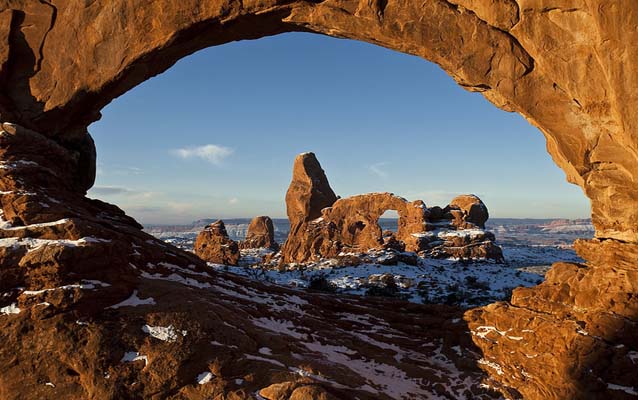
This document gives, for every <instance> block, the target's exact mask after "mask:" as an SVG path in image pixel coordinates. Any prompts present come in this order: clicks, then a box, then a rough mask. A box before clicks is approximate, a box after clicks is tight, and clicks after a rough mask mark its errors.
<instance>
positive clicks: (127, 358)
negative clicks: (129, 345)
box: [121, 351, 148, 366]
mask: <svg viewBox="0 0 638 400" xmlns="http://www.w3.org/2000/svg"><path fill="white" fill-rule="evenodd" d="M135 361H144V366H146V365H148V356H145V355H141V354H140V353H138V352H137V351H129V352H126V353H125V354H124V357H122V360H121V362H135Z"/></svg>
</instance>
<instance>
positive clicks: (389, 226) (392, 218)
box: [378, 210, 399, 237]
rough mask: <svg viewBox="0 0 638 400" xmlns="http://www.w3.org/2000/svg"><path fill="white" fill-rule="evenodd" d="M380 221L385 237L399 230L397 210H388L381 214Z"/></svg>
mask: <svg viewBox="0 0 638 400" xmlns="http://www.w3.org/2000/svg"><path fill="white" fill-rule="evenodd" d="M378 222H379V226H381V230H382V231H383V235H384V237H385V236H390V235H392V234H396V233H397V232H398V230H399V213H398V212H397V210H387V211H385V212H384V213H383V214H381V216H380V217H379V221H378Z"/></svg>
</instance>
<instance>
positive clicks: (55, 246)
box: [0, 0, 638, 400]
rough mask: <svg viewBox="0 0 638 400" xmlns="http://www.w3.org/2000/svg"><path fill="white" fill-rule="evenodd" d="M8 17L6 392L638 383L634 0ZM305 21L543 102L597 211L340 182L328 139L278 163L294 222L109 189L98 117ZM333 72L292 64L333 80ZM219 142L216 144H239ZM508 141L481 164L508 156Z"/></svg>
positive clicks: (531, 114) (99, 5) (511, 394)
mask: <svg viewBox="0 0 638 400" xmlns="http://www.w3.org/2000/svg"><path fill="white" fill-rule="evenodd" d="M0 20H1V21H2V23H1V24H0V41H1V43H2V45H1V46H0V87H1V88H2V89H1V90H0V119H1V121H0V126H1V129H0V339H1V341H2V346H1V347H0V398H1V399H54V398H55V399H59V398H64V399H257V400H262V399H266V400H280V399H282V400H302V399H315V400H330V399H361V400H364V399H501V398H506V399H631V398H635V397H638V369H637V368H636V363H638V339H637V338H638V335H636V333H637V332H638V328H637V327H636V324H637V323H638V302H637V301H636V298H637V296H638V273H637V272H636V271H637V270H636V261H637V260H638V223H637V221H638V186H637V185H636V173H637V171H638V136H637V133H636V130H637V125H638V117H637V116H636V113H635V111H634V109H635V105H636V103H637V101H638V100H637V99H636V96H637V95H636V94H637V93H638V80H637V78H636V75H635V72H636V70H638V65H637V63H638V58H636V57H635V56H634V55H635V54H638V49H637V47H638V40H636V39H638V38H637V36H638V29H636V27H637V26H638V4H637V3H634V2H630V1H624V2H609V1H603V0H599V1H595V0H592V1H585V0H576V1H573V2H569V4H566V3H565V2H563V1H557V0H498V1H474V0H428V1H424V2H421V3H417V2H413V1H409V0H397V1H390V2H388V1H377V2H356V1H347V0H341V1H336V0H328V1H323V2H309V1H305V0H299V1H287V2H282V1H277V0H275V1H269V2H264V1H256V2H228V1H224V0H214V1H207V2H201V1H196V0H182V1H179V2H176V1H172V0H158V1H155V2H152V3H148V4H147V3H142V2H139V3H138V2H130V1H122V0H114V1H111V2H99V1H82V0H60V1H57V0H52V1H38V2H36V1H27V0H4V1H0ZM292 32H298V33H304V34H310V33H312V34H319V35H325V36H332V37H337V38H341V39H351V40H355V41H361V42H367V43H370V44H374V45H377V46H381V47H384V48H387V49H390V50H394V51H396V52H400V53H406V54H409V55H412V56H416V57H419V58H420V59H423V60H427V61H430V62H433V63H435V64H437V65H438V66H439V67H440V68H441V69H442V70H443V71H445V72H446V73H447V74H448V75H449V76H450V77H452V79H453V80H454V81H455V82H456V83H457V84H458V85H460V86H461V87H462V88H463V89H466V90H467V91H470V92H475V93H480V94H481V95H482V96H483V97H484V98H485V99H487V100H488V101H489V102H491V103H492V104H493V105H494V106H495V107H497V108H499V109H502V110H505V111H508V112H512V113H517V114H520V115H521V116H522V117H524V118H525V120H527V121H528V122H529V124H531V125H532V126H534V127H536V128H537V129H538V131H540V134H542V135H543V137H544V139H545V141H546V142H545V144H546V150H547V152H548V153H549V155H550V156H551V159H552V161H553V162H554V163H555V164H556V165H557V166H558V167H560V169H561V170H562V172H563V173H564V176H565V177H566V179H567V181H568V182H570V183H572V184H574V185H577V186H578V187H579V188H580V189H582V193H583V194H584V196H586V197H587V199H588V201H589V205H590V208H591V214H590V217H591V218H590V219H588V218H586V217H587V216H583V218H579V219H571V220H568V219H555V218H542V219H517V218H501V219H497V218H490V216H489V213H490V211H488V207H490V208H489V210H493V209H494V208H493V206H492V204H491V203H490V204H488V203H487V202H486V203H484V202H483V200H482V199H481V198H479V196H476V195H473V194H471V193H466V194H462V193H457V194H456V196H455V197H454V198H451V200H450V201H449V203H448V204H438V205H437V204H434V202H433V204H430V201H431V200H430V199H429V198H426V197H424V198H422V199H419V198H418V197H419V196H415V195H412V194H410V196H408V197H409V198H410V199H411V200H407V199H405V198H403V197H401V193H396V194H393V193H390V192H385V191H380V192H371V193H351V192H348V195H347V196H344V197H343V198H341V197H338V196H337V194H336V193H335V192H334V190H333V188H332V184H333V182H334V180H333V177H335V178H334V179H335V180H338V181H339V184H340V185H346V187H347V186H348V185H349V186H352V187H355V186H356V185H357V184H358V183H359V182H356V181H347V180H346V178H345V176H346V175H347V174H345V173H344V171H345V172H347V168H344V170H342V171H339V172H340V173H333V172H331V171H330V170H328V169H326V170H325V171H324V168H323V167H322V164H320V160H319V157H318V156H317V155H315V154H314V153H311V152H309V153H301V154H298V155H297V157H296V158H295V159H294V160H293V159H292V158H291V159H290V160H289V161H287V162H286V163H278V165H279V164H281V165H280V167H281V168H284V167H285V168H286V171H292V173H290V172H287V173H286V180H287V179H288V177H289V176H291V177H292V179H291V180H290V181H289V182H290V185H289V187H288V190H287V193H286V195H285V198H283V196H282V198H281V202H280V203H281V204H285V208H286V216H287V218H270V217H267V216H266V215H255V214H253V215H242V216H243V217H245V218H246V219H237V220H232V219H229V218H226V217H223V218H221V219H220V220H218V219H219V218H220V215H217V214H213V213H208V214H207V215H205V216H203V217H202V218H207V219H203V220H197V221H195V222H193V223H192V224H191V223H190V222H189V223H180V224H173V223H171V224H145V226H143V225H142V224H140V223H139V222H138V221H137V220H136V219H135V218H133V217H132V216H131V215H128V214H129V213H128V212H125V211H123V210H122V209H121V208H119V207H118V206H116V205H113V204H110V203H108V202H106V201H103V200H99V199H96V198H94V196H90V195H88V194H87V193H89V190H90V189H91V188H92V187H94V186H95V182H96V177H97V178H98V179H101V178H100V177H99V175H100V164H99V162H98V154H99V153H98V150H100V149H98V148H96V145H95V141H94V139H93V137H92V136H91V134H90V133H89V130H90V129H93V128H89V126H90V125H91V124H92V123H94V122H96V121H98V120H99V119H100V118H101V116H102V112H103V111H104V110H105V107H107V105H109V104H110V103H111V102H112V101H113V100H115V99H116V98H118V97H120V96H122V95H124V94H125V93H127V92H130V91H132V90H133V89H134V88H135V87H137V86H139V85H141V84H143V83H144V82H146V81H149V80H150V79H151V78H153V77H155V76H157V75H158V74H161V73H163V72H165V71H167V70H169V69H170V68H171V67H173V66H174V65H175V64H176V63H178V62H179V61H180V60H184V59H185V58H186V57H187V56H189V55H191V54H193V53H195V52H197V51H199V50H203V49H206V48H210V47H214V46H218V45H223V44H227V43H231V42H237V41H244V40H253V39H259V38H263V37H269V36H275V35H280V34H285V33H292ZM269 51H270V50H268V49H267V50H266V53H268V52H269ZM355 55H356V54H355ZM420 61H421V60H420ZM423 62H425V61H423ZM248 64H249V66H250V67H251V68H252V70H251V71H253V73H254V74H256V75H259V73H258V72H255V71H259V68H258V67H259V66H258V65H254V64H250V63H248ZM368 67H370V68H371V66H370V65H365V68H368ZM365 68H361V71H359V73H363V70H364V69H365ZM292 70H293V69H292V68H291V71H292ZM302 72H303V71H302ZM291 73H292V72H291ZM340 73H341V72H340V71H338V73H335V75H334V76H335V77H336V76H338V75H339V74H340ZM210 74H211V75H213V74H214V71H213V72H211V73H210ZM185 75H186V78H185V79H189V78H192V79H195V77H194V76H188V74H185ZM263 75H264V76H266V77H265V78H262V77H261V75H260V79H261V80H263V81H268V79H267V74H263ZM396 75H400V72H397V73H396ZM223 78H224V79H225V80H227V81H231V83H232V80H233V79H237V78H230V77H226V76H224V77H223ZM334 79H336V78H334ZM378 80H383V79H381V78H380V79H378ZM311 81H312V79H305V80H303V81H299V80H292V79H291V80H290V82H280V81H277V82H276V83H277V84H279V85H281V86H284V87H285V89H286V90H287V91H288V92H286V93H291V92H290V90H291V89H290V88H292V87H293V86H294V84H295V83H296V84H300V82H302V83H303V85H302V87H303V90H304V92H303V93H304V95H305V94H306V93H307V97H312V96H313V92H312V90H311V88H310V89H309V87H310V84H309V83H308V82H311ZM406 86H409V85H406ZM372 92H374V88H373V90H370V93H372ZM370 93H365V94H364V95H365V96H371V94H370ZM216 94H219V96H222V97H223V96H228V97H229V98H232V99H236V98H235V97H232V96H233V93H216ZM243 95H244V96H249V94H243ZM300 97H302V96H295V95H294V94H291V95H290V98H292V99H293V100H295V101H297V102H300V101H299V98H300ZM163 100H166V102H170V96H167V98H166V99H163ZM335 101H336V100H335ZM142 103H143V102H142ZM227 103H228V104H231V105H236V106H238V107H239V108H241V104H240V103H237V102H234V101H230V100H229V101H228V102H227ZM175 107H177V104H176V105H175ZM368 107H370V108H373V109H374V115H376V116H379V115H380V116H383V107H381V106H379V105H377V104H371V105H369V106H368ZM242 111H244V110H242ZM134 112H135V111H134ZM242 115H244V118H243V119H250V116H251V112H250V110H247V112H245V113H244V114H242ZM459 115H460V114H459ZM301 117H302V116H301V115H300V114H299V118H301ZM383 117H386V118H391V117H389V116H383ZM180 118H181V117H180V116H179V115H173V114H172V113H166V115H165V117H164V118H163V121H162V123H165V124H169V123H170V122H171V120H180ZM322 118H323V119H329V118H328V117H323V116H322ZM454 118H455V117H451V118H450V119H454ZM460 118H462V117H460V116H459V117H458V119H460ZM187 119H188V118H187V117H185V118H183V121H186V120H187ZM292 119H293V118H292V117H290V116H285V117H282V119H281V121H283V122H288V121H289V120H292ZM397 120H400V118H397ZM209 123H210V124H211V125H212V124H214V121H213V122H209ZM361 123H363V122H361ZM374 123H375V122H374V121H373V123H372V124H371V125H374ZM125 125H126V122H125V121H124V120H122V121H121V124H120V128H121V129H124V128H125ZM284 125H285V124H284V123H281V124H280V126H279V127H278V129H282V130H283V129H285V126H284ZM368 128H370V126H368ZM185 131H186V129H184V130H179V129H175V131H174V132H173V135H174V136H182V135H186V133H185ZM127 134H128V133H127ZM225 134H226V135H228V136H232V135H234V133H233V132H226V133H225ZM288 134H289V137H290V138H293V140H290V142H291V143H295V140H294V138H296V137H301V135H302V133H288ZM394 134H395V133H394V132H390V133H388V135H394ZM445 135H449V136H450V137H454V134H453V133H450V132H446V133H445V132H444V133H442V134H441V136H445ZM415 136H418V135H417V134H415ZM397 137H398V136H397ZM366 138H367V133H365V131H360V132H359V133H358V136H357V140H359V141H360V142H361V143H363V142H366ZM411 139H412V140H416V139H414V138H411ZM131 140H132V139H131ZM158 140H159V139H158ZM343 140H345V139H343ZM450 140H451V141H452V140H453V139H450ZM144 145H145V150H146V151H148V152H149V153H150V152H151V150H152V148H153V146H154V145H155V143H154V141H153V140H146V143H144ZM258 145H259V146H261V147H264V148H266V147H267V145H268V142H267V141H266V140H264V141H262V142H259V143H258ZM402 145H403V147H404V149H403V150H402V151H407V150H406V149H405V148H409V147H414V146H411V142H410V141H409V140H408V141H406V142H404V143H402ZM462 145H463V140H458V139H457V140H456V142H455V146H458V147H462ZM208 146H209V147H207V148H206V151H209V153H205V154H204V155H205V156H208V161H210V163H211V164H218V166H219V164H220V159H219V157H220V155H222V154H223V155H225V156H228V155H229V154H231V153H232V151H231V150H229V149H225V148H222V147H210V146H212V145H210V144H209V145H208ZM380 146H389V144H387V143H386V142H384V143H381V144H380ZM336 147H338V146H337V145H336V144H335V145H333V146H332V148H336ZM296 148H297V147H295V149H296ZM212 150H214V151H215V152H216V153H215V155H216V156H215V157H217V158H215V157H213V156H212V155H211V154H212V153H210V151H212ZM307 150H310V151H315V150H314V149H311V148H309V149H307ZM348 150H349V151H350V153H352V154H354V153H355V152H356V150H355V147H352V149H350V148H349V149H348ZM426 150H427V151H426ZM124 151H126V145H125V143H117V146H116V151H115V152H124ZM198 151H199V150H197V149H193V148H180V149H177V151H176V152H175V156H176V157H182V158H183V159H187V158H189V157H191V156H192V155H193V154H195V156H198V154H199V155H201V153H197V152H198ZM287 151H290V149H288V150H287ZM436 152H441V151H440V150H439V149H437V148H436V147H435V146H433V147H428V148H427V149H425V148H424V150H423V151H422V153H420V154H422V157H423V158H427V157H430V156H432V157H433V154H434V153H436ZM296 153H298V152H296ZM263 154H268V153H267V152H266V150H264V151H263ZM263 154H262V158H261V159H260V160H259V161H257V162H255V165H254V166H252V169H251V170H250V172H251V173H252V174H253V175H257V174H258V172H259V170H260V169H266V167H267V166H266V164H268V163H269V161H263V160H269V158H268V157H264V156H263ZM286 154H289V153H286ZM324 154H325V155H326V156H330V152H327V151H325V152H322V153H321V156H322V160H323V156H324ZM136 156H137V157H139V158H142V157H143V156H144V154H143V152H140V153H139V154H138V155H136ZM353 157H354V156H353ZM371 158H374V157H371ZM404 158H406V159H407V158H408V157H404ZM485 158H487V157H484V158H482V159H481V158H478V157H477V158H476V159H472V160H469V161H471V162H469V167H468V171H470V172H471V173H472V174H474V175H473V176H476V177H477V179H485V176H488V175H498V174H499V173H500V172H502V171H498V170H495V169H493V168H487V167H485V166H484V165H483V164H482V163H484V162H486V161H485ZM330 159H331V160H333V161H334V159H332V158H330ZM376 160H377V159H375V161H376ZM456 161H458V160H456ZM479 161H481V162H479ZM288 162H289V163H288ZM517 162H518V161H517V160H510V161H509V163H510V164H509V165H505V166H503V167H502V168H501V169H503V170H505V169H507V168H508V167H511V168H513V166H515V165H516V164H517ZM158 163H163V161H161V160H160V161H158ZM283 164H285V166H284V165H283ZM383 165H384V164H383V162H380V163H379V162H377V163H375V164H372V165H371V168H370V170H371V171H373V172H375V173H376V177H377V181H378V182H381V181H382V178H383V177H384V174H385V172H384V171H382V170H380V169H379V168H380V167H381V166H383ZM444 167H445V168H439V169H438V170H437V171H436V174H444V173H445V172H446V168H451V167H449V166H448V165H445V166H444ZM422 172H423V171H421V170H417V171H415V170H411V171H408V172H406V173H405V175H408V176H415V175H418V174H419V173H422ZM224 173H227V174H229V173H230V172H228V171H227V172H224V170H223V169H219V170H218V172H217V173H210V174H209V175H210V179H213V178H214V177H215V176H223V175H224ZM468 173H469V172H468ZM342 175H343V176H342ZM433 175H434V174H433ZM282 176H283V175H282ZM277 178H280V176H277ZM259 179H261V178H259ZM158 180H162V177H159V178H158ZM344 182H347V183H344ZM171 183H172V184H174V185H176V186H178V184H179V182H178V181H177V180H175V182H171ZM286 183H287V182H286ZM205 185H206V182H202V183H200V186H202V187H203V186H205ZM335 187H336V186H335ZM340 187H342V186H340ZM357 187H359V186H357ZM110 189H111V191H113V190H114V188H110ZM120 193H127V192H126V191H123V190H120ZM129 194H130V193H129ZM406 196H407V194H406ZM147 197H150V195H149V196H147ZM143 198H144V199H146V197H143ZM237 201H238V200H237V199H235V198H233V199H230V201H229V202H228V203H227V206H230V205H232V204H237ZM537 207H542V205H539V206H537ZM532 208H534V207H532V206H530V207H529V208H528V209H532ZM388 210H394V211H396V213H397V216H396V217H395V218H394V219H392V220H386V219H384V218H385V217H384V215H385V213H386V211H388ZM219 211H220V212H221V211H223V210H222V208H219ZM527 216H528V215H526V214H522V215H521V217H527ZM166 217H167V218H168V217H169V216H168V215H167V216H166ZM253 217H256V218H253ZM193 220H195V218H193V219H191V220H190V221H193Z"/></svg>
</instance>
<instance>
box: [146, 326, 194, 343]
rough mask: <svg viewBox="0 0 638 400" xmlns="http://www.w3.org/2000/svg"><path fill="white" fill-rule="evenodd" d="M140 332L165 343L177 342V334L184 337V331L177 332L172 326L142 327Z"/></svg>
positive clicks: (185, 333)
mask: <svg viewBox="0 0 638 400" xmlns="http://www.w3.org/2000/svg"><path fill="white" fill-rule="evenodd" d="M142 331H144V333H147V334H148V335H149V336H152V337H154V338H155V339H159V340H163V341H165V342H175V341H177V337H178V334H180V335H182V336H186V335H187V332H186V331H177V330H176V329H175V327H173V325H169V326H150V325H144V326H142Z"/></svg>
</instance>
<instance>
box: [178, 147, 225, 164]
mask: <svg viewBox="0 0 638 400" xmlns="http://www.w3.org/2000/svg"><path fill="white" fill-rule="evenodd" d="M171 153H173V154H174V155H176V156H178V157H181V158H184V159H187V158H201V159H202V160H205V161H208V162H209V163H211V164H215V165H220V164H221V163H222V162H223V161H224V159H225V158H226V157H228V156H230V155H231V154H233V149H231V148H228V147H224V146H218V145H216V144H206V145H203V146H191V147H185V148H181V149H174V150H171Z"/></svg>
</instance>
